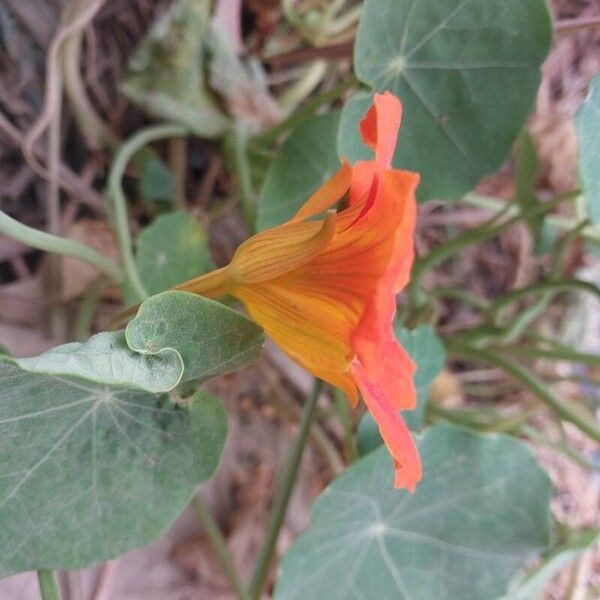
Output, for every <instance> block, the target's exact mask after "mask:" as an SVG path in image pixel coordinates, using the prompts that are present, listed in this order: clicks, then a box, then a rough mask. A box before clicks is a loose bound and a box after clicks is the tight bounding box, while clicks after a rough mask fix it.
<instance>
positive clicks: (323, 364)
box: [232, 275, 358, 400]
mask: <svg viewBox="0 0 600 600" xmlns="http://www.w3.org/2000/svg"><path fill="white" fill-rule="evenodd" d="M232 293H233V294H234V295H235V296H236V297H237V298H239V299H240V300H241V301H242V302H243V303H244V305H245V307H246V310H247V311H248V313H249V314H250V316H251V317H252V318H253V319H254V320H255V321H256V322H257V323H258V324H259V325H260V326H261V327H262V328H263V329H264V330H265V331H266V332H267V334H268V335H269V336H270V337H271V338H272V339H273V341H274V342H275V343H276V344H277V345H278V346H279V347H280V348H281V349H282V350H284V352H285V353H286V354H288V355H289V356H290V357H291V358H293V359H294V360H295V361H296V362H298V363H299V364H300V365H301V366H302V367H304V368H305V369H306V370H307V371H310V372H311V373H313V374H314V375H316V376H317V377H320V378H321V379H323V380H325V381H327V382H329V383H331V384H332V385H335V386H338V387H340V388H342V389H343V390H344V391H345V392H346V394H347V395H348V396H349V397H350V398H351V399H352V400H356V397H357V393H356V386H355V384H354V381H353V379H352V377H351V376H350V375H349V373H348V367H349V364H350V360H351V359H352V356H353V350H352V347H351V345H350V336H351V333H352V329H353V327H354V324H355V323H356V321H357V320H358V317H357V315H356V314H355V313H354V311H353V309H352V307H349V306H346V305H345V304H344V302H342V301H339V300H337V299H335V297H334V296H333V295H330V294H329V293H328V290H326V289H325V290H323V289H318V288H315V289H314V290H310V289H307V288H305V287H304V286H303V285H297V284H296V282H295V281H294V279H293V278H291V276H286V275H284V276H283V277H280V278H278V279H276V280H273V281H270V282H265V283H261V284H238V285H236V286H235V287H234V289H233V291H232Z"/></svg>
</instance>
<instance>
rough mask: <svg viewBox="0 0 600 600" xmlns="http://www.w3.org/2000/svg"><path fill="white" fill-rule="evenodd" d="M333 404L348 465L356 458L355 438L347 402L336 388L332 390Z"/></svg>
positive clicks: (344, 396)
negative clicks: (338, 420)
mask: <svg viewBox="0 0 600 600" xmlns="http://www.w3.org/2000/svg"><path fill="white" fill-rule="evenodd" d="M333 402H334V406H335V410H336V411H337V414H338V417H339V419H340V423H341V424H342V430H343V432H344V454H345V455H346V460H347V461H348V463H349V464H352V463H353V462H354V461H355V460H356V459H357V458H358V452H357V450H356V438H355V437H354V430H353V428H352V418H351V416H350V409H349V407H348V400H347V399H346V395H345V394H344V393H343V392H342V391H341V390H338V389H337V388H336V389H334V390H333Z"/></svg>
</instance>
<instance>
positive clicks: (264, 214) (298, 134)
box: [256, 112, 340, 231]
mask: <svg viewBox="0 0 600 600" xmlns="http://www.w3.org/2000/svg"><path fill="white" fill-rule="evenodd" d="M339 117H340V115H339V112H331V113H328V114H325V115H320V116H317V117H312V118H310V119H307V120H306V121H304V122H302V123H301V124H300V125H298V127H296V129H294V131H292V133H291V134H290V137H289V138H288V139H287V140H286V141H285V142H284V143H283V145H282V146H281V148H280V149H279V152H278V154H277V155H276V157H275V159H274V160H273V162H272V163H271V167H270V169H269V171H268V173H267V176H266V179H265V184H264V188H263V190H262V194H261V197H260V201H259V203H258V216H257V224H256V227H257V229H258V230H259V231H261V230H263V229H268V228H269V227H274V226H275V225H280V224H281V223H283V222H285V221H287V220H288V219H290V218H291V217H293V216H294V214H295V213H296V212H297V211H298V209H299V208H300V207H301V206H302V205H303V204H304V202H306V200H308V198H309V197H310V196H311V195H312V194H313V192H315V191H316V190H317V188H319V187H320V186H321V185H322V184H323V183H325V182H326V181H327V180H328V179H329V178H330V177H331V176H332V175H333V174H334V173H335V172H336V171H337V170H338V169H339V168H340V161H339V158H338V156H337V153H336V134H337V127H338V122H339Z"/></svg>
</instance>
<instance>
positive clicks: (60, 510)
mask: <svg viewBox="0 0 600 600" xmlns="http://www.w3.org/2000/svg"><path fill="white" fill-rule="evenodd" d="M0 381H2V392H3V393H2V396H1V397H0V531H2V535H0V577H2V576H6V575H10V574H12V573H16V572H20V571H27V570H30V569H55V568H68V569H81V568H84V567H87V566H89V565H91V564H93V563H97V562H100V561H103V560H106V559H111V558H115V557H117V556H119V555H120V554H122V553H124V552H127V551H129V550H132V549H134V548H137V547H139V546H143V545H145V544H147V543H149V542H151V541H153V540H154V539H156V538H158V537H160V536H161V535H162V534H163V533H164V532H165V531H166V529H167V528H168V527H169V525H170V524H171V523H172V522H173V520H174V519H175V518H176V517H177V515H178V514H179V513H180V512H181V511H182V510H183V508H184V507H185V506H186V505H187V504H188V503H189V501H190V499H191V497H192V496H193V494H194V492H195V490H196V489H197V487H198V485H199V484H200V483H202V482H203V481H205V480H206V479H208V478H209V477H210V476H211V475H212V474H213V472H214V471H215V469H216V467H217V464H218V462H219V457H220V454H221V451H222V449H223V444H224V442H225V437H226V430H227V420H226V415H225V412H224V410H223V408H222V406H221V404H220V403H219V401H218V400H217V399H216V398H214V397H212V396H208V395H204V394H199V395H198V396H197V397H196V398H195V402H194V404H193V406H192V407H191V408H189V409H188V408H182V407H178V406H175V405H174V404H172V403H171V402H170V401H169V400H168V398H167V396H165V395H152V394H148V393H145V392H136V391H132V390H123V389H117V388H111V387H108V386H104V385H102V386H100V385H96V384H94V383H91V382H86V381H83V380H81V379H73V378H66V377H61V378H57V377H55V376H50V375H39V374H31V373H28V372H25V371H23V370H22V369H20V368H19V367H18V365H16V364H14V363H11V362H9V361H2V362H0Z"/></svg>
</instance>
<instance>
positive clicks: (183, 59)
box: [120, 0, 230, 138]
mask: <svg viewBox="0 0 600 600" xmlns="http://www.w3.org/2000/svg"><path fill="white" fill-rule="evenodd" d="M209 8H210V2H209V0H179V1H178V2H176V3H175V4H174V5H173V7H172V8H171V9H170V10H169V11H168V12H167V13H166V14H165V15H164V16H163V17H161V18H160V19H159V20H158V21H157V22H156V23H155V24H154V25H153V27H152V29H151V30H150V33H149V34H148V36H147V37H146V39H145V40H144V41H143V42H142V45H141V46H140V48H139V49H138V50H137V52H136V54H135V55H134V57H133V58H132V60H131V61H130V63H129V68H128V72H127V75H126V77H125V78H124V80H123V81H122V82H121V86H120V87H121V90H122V92H123V93H124V94H125V95H126V96H127V97H128V98H129V99H130V100H132V101H133V102H135V103H136V104H138V105H139V106H140V107H141V108H142V109H144V110H145V111H147V112H148V113H149V114H151V115H153V116H155V117H157V118H159V119H163V120H167V121H175V122H176V123H180V124H182V125H183V126H184V127H186V128H188V129H189V130H190V131H192V132H193V133H195V134H196V135H199V136H200V137H208V138H214V137H219V136H221V135H222V134H223V133H225V131H226V130H227V129H228V128H229V125H230V121H229V119H228V118H227V117H226V116H225V114H224V113H223V112H222V111H221V109H220V108H219V106H218V104H217V103H216V101H215V100H214V99H213V98H212V96H211V94H210V91H209V89H208V86H207V85H206V83H205V81H204V70H205V68H206V65H205V58H206V57H205V53H206V47H205V46H206V44H207V38H208V36H209V35H210V22H209Z"/></svg>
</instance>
